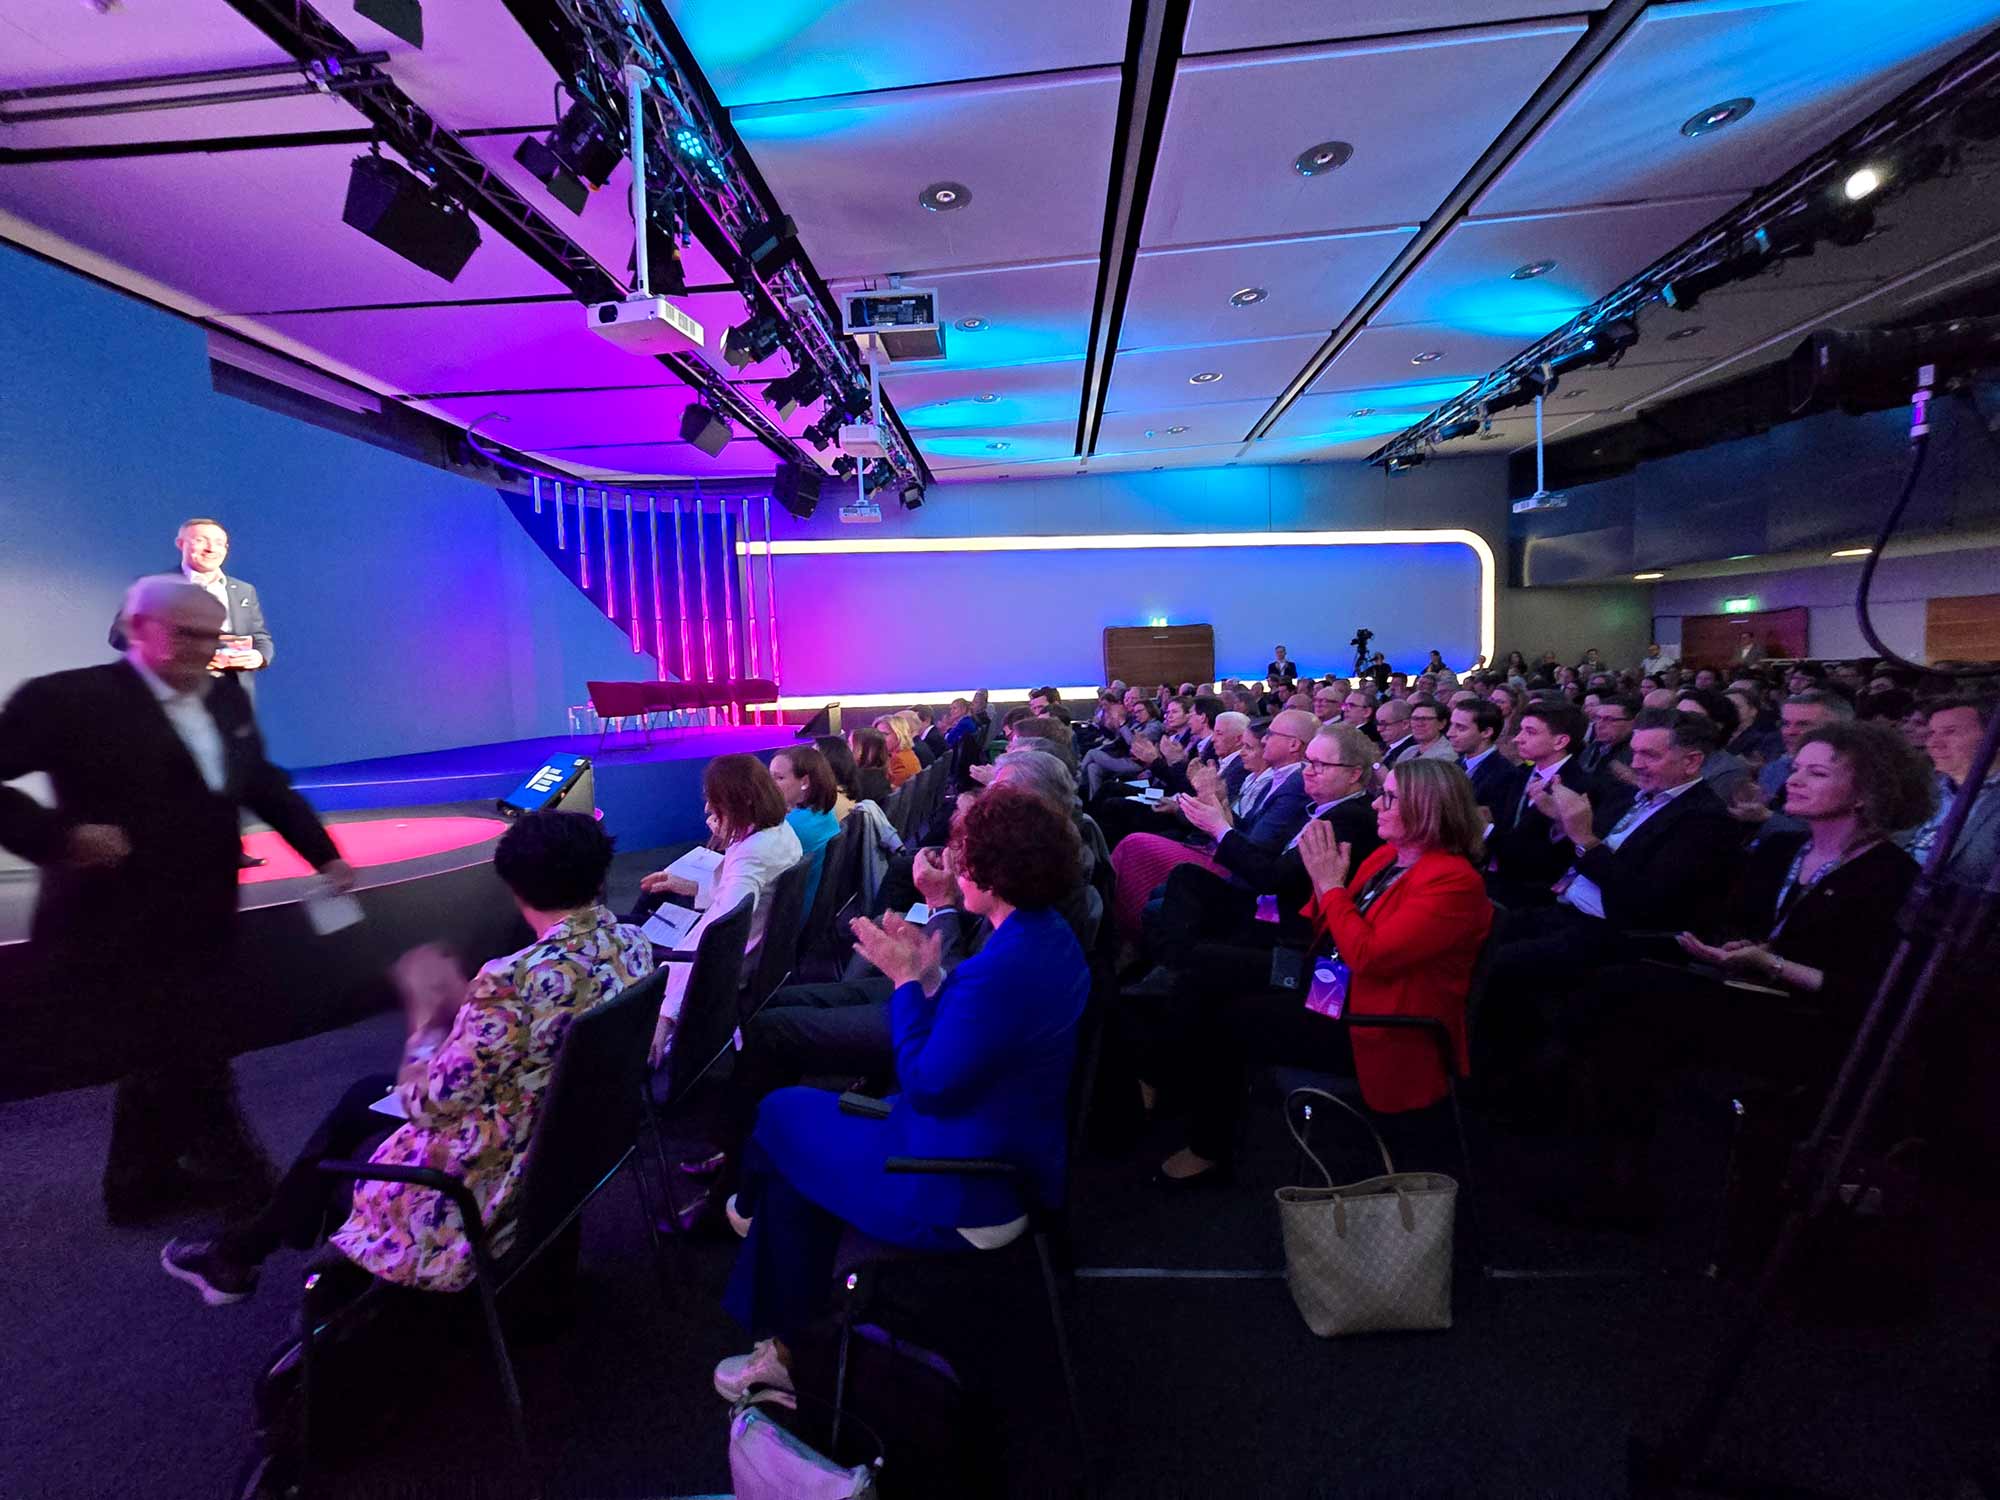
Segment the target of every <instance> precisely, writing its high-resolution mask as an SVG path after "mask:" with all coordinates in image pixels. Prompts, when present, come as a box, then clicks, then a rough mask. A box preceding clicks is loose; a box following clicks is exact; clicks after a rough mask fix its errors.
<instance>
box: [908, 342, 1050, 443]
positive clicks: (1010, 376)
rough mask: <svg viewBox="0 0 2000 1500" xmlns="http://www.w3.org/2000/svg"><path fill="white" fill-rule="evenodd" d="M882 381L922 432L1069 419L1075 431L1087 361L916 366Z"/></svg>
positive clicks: (912, 426) (911, 425)
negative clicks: (969, 367)
mask: <svg viewBox="0 0 2000 1500" xmlns="http://www.w3.org/2000/svg"><path fill="white" fill-rule="evenodd" d="M882 384H883V388H884V389H886V390H887V391H888V392H889V394H890V396H891V397H892V398H893V399H894V400H895V403H896V411H897V413H898V414H899V415H900V416H901V417H902V419H903V425H904V426H906V427H908V428H909V429H910V431H911V432H912V433H915V434H917V435H918V436H921V435H922V434H923V433H924V432H925V431H926V430H949V431H964V430H968V429H973V428H981V427H984V428H992V429H996V430H997V429H1000V428H1006V427H1015V426H1019V425H1022V424H1024V423H1040V422H1062V421H1065V420H1066V421H1068V423H1069V425H1070V431H1071V434H1072V435H1074V433H1075V429H1076V413H1077V403H1078V402H1079V401H1081V400H1082V399H1083V362H1082V361H1081V360H1062V361H1058V362H1054V363H1049V364H1033V365H1012V366H1009V367H1007V368H1005V369H997V370H950V369H944V368H941V367H938V366H933V365H924V366H911V367H908V368H906V369H901V370H895V371H891V372H889V373H887V374H885V375H884V376H883V380H882ZM985 397H991V398H992V399H990V400H985V399H982V398H985ZM1001 435H1002V436H1005V434H1004V433H1002V434H1001Z"/></svg>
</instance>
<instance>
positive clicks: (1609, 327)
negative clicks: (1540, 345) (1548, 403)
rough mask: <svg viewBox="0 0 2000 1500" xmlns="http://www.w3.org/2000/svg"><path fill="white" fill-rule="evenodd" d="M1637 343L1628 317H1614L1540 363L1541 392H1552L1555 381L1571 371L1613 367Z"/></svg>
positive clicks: (1633, 326) (1634, 327)
mask: <svg viewBox="0 0 2000 1500" xmlns="http://www.w3.org/2000/svg"><path fill="white" fill-rule="evenodd" d="M1638 342H1639V325H1638V324H1636V323H1634V322H1633V321H1632V320H1631V319H1630V318H1613V319H1611V321H1609V322H1608V323H1600V324H1598V325H1597V326H1596V327H1595V328H1593V329H1591V330H1590V332H1589V333H1588V334H1586V335H1585V336H1584V337H1583V338H1582V339H1580V340H1579V341H1578V342H1576V343H1574V344H1571V345H1570V346H1569V347H1568V348H1567V349H1565V350H1563V351H1562V353H1560V354H1557V355H1554V356H1552V357H1551V358H1549V359H1545V360H1543V361H1542V363H1541V375H1542V390H1543V392H1544V393H1546V392H1548V391H1552V390H1554V389H1555V387H1556V382H1557V381H1558V380H1560V379H1561V378H1562V377H1563V376H1564V375H1565V374H1567V373H1568V372H1569V371H1571V370H1581V369H1585V368H1587V367H1588V366H1591V365H1607V364H1615V363H1616V362H1617V361H1618V359H1619V358H1620V357H1621V356H1622V355H1623V354H1624V353H1625V351H1626V350H1627V349H1630V348H1631V347H1632V346H1633V345H1634V344H1636V343H1638Z"/></svg>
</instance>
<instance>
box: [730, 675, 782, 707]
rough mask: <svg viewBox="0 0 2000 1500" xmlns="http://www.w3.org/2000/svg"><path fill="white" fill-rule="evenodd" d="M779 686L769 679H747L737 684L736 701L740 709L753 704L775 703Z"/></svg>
mask: <svg viewBox="0 0 2000 1500" xmlns="http://www.w3.org/2000/svg"><path fill="white" fill-rule="evenodd" d="M777 698H778V685H777V683H775V682H773V681H771V679H770V678H768V677H745V678H743V679H742V680H741V681H739V682H737V683H736V684H735V698H734V701H735V703H736V705H737V706H738V707H739V708H748V707H749V706H750V705H751V704H753V703H775V702H776V701H777Z"/></svg>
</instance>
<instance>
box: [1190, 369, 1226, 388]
mask: <svg viewBox="0 0 2000 1500" xmlns="http://www.w3.org/2000/svg"><path fill="white" fill-rule="evenodd" d="M1220 379H1222V371H1220V370H1197V371H1195V373H1194V374H1192V375H1190V376H1188V384H1189V385H1214V384H1215V382H1216V381H1218V380H1220Z"/></svg>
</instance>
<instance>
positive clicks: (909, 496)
mask: <svg viewBox="0 0 2000 1500" xmlns="http://www.w3.org/2000/svg"><path fill="white" fill-rule="evenodd" d="M923 507H924V487H923V486H922V485H921V484H919V483H917V481H916V480H914V479H912V480H910V481H909V482H908V483H907V484H905V485H904V486H903V509H904V510H922V509H923Z"/></svg>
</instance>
